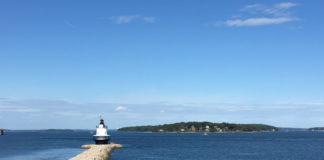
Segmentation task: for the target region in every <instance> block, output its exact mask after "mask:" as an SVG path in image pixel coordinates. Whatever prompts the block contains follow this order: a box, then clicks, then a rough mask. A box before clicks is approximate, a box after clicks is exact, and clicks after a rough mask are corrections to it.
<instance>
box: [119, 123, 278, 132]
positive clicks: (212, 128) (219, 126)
mask: <svg viewBox="0 0 324 160" xmlns="http://www.w3.org/2000/svg"><path fill="white" fill-rule="evenodd" d="M118 131H126V132H171V133H176V132H262V131H278V128H276V127H274V126H270V125H264V124H234V123H225V122H223V123H212V122H180V123H173V124H164V125H155V126H152V125H148V126H135V127H123V128H119V129H118Z"/></svg>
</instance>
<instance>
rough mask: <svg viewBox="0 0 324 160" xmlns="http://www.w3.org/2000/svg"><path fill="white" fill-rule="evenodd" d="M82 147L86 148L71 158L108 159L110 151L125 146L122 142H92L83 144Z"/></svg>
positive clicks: (72, 159) (82, 159)
mask: <svg viewBox="0 0 324 160" xmlns="http://www.w3.org/2000/svg"><path fill="white" fill-rule="evenodd" d="M81 148H83V149H86V150H85V151H84V152H82V153H81V154H79V155H77V156H75V157H73V158H71V159H70V160H108V159H109V156H110V153H111V152H113V151H114V149H116V148H123V146H122V145H120V144H104V145H95V144H90V145H82V146H81Z"/></svg>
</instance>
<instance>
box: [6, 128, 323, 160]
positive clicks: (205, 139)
mask: <svg viewBox="0 0 324 160" xmlns="http://www.w3.org/2000/svg"><path fill="white" fill-rule="evenodd" d="M110 134H111V135H112V140H113V142H115V143H119V144H122V145H123V146H124V148H123V149H116V150H115V151H114V152H113V154H112V155H111V156H112V157H111V160H134V159H135V160H136V159H140V160H148V159H154V160H156V159H157V160H162V159H166V160H176V159H179V160H182V159H186V160H206V159H221V160H224V159H234V160H245V159H246V160H254V159H255V160H259V159H263V160H264V159H269V160H276V159H281V160H299V159H300V160H306V159H307V160H320V159H324V132H307V131H301V132H268V133H267V132H265V133H223V134H220V133H218V134H211V133H210V134H208V135H206V136H204V135H203V134H199V133H194V134H193V133H188V134H172V133H169V134H166V133H126V132H117V131H111V132H110ZM91 138H92V135H91V134H90V131H74V132H47V131H7V132H6V133H5V135H3V136H0V160H65V159H68V158H71V157H73V156H75V155H77V154H79V153H81V152H82V151H83V150H82V149H80V146H81V145H82V144H89V143H93V142H92V139H91Z"/></svg>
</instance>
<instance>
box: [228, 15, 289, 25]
mask: <svg viewBox="0 0 324 160" xmlns="http://www.w3.org/2000/svg"><path fill="white" fill-rule="evenodd" d="M294 20H295V19H293V18H290V17H279V18H249V19H243V20H241V19H236V20H227V21H226V25H228V26H261V25H268V24H280V23H285V22H289V21H294Z"/></svg>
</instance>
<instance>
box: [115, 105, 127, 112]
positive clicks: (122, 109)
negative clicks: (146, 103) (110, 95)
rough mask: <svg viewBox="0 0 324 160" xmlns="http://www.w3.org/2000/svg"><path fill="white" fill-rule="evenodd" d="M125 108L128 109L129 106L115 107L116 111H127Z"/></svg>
mask: <svg viewBox="0 0 324 160" xmlns="http://www.w3.org/2000/svg"><path fill="white" fill-rule="evenodd" d="M125 110H127V108H126V107H124V106H117V107H116V108H115V111H125Z"/></svg>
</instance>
